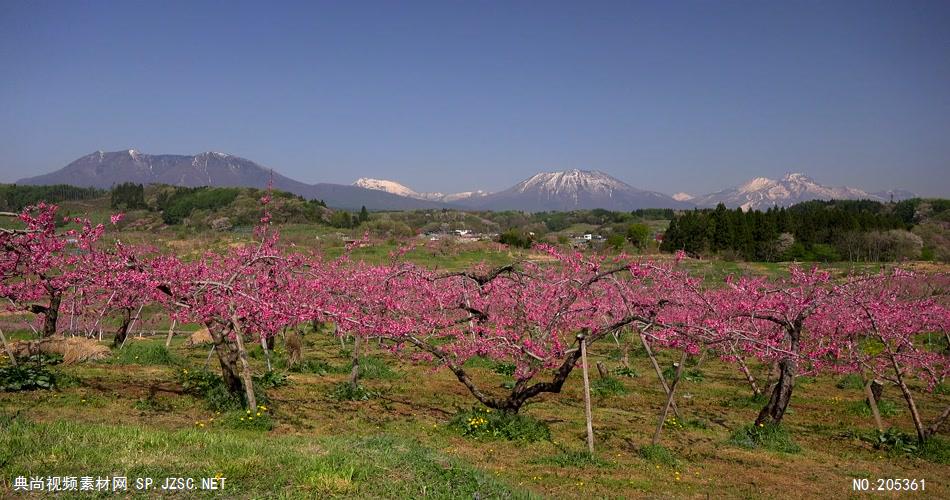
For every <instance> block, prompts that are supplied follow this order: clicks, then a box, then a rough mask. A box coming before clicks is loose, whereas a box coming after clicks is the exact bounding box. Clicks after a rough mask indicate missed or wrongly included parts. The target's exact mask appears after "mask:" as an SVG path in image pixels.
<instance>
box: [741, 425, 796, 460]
mask: <svg viewBox="0 0 950 500" xmlns="http://www.w3.org/2000/svg"><path fill="white" fill-rule="evenodd" d="M729 442H730V443H731V444H734V445H736V446H741V447H743V448H749V449H757V448H761V449H764V450H769V451H777V452H781V453H798V452H800V451H801V450H802V449H801V447H800V446H798V445H797V444H795V442H794V441H792V437H791V435H789V433H788V430H787V429H786V428H785V427H782V426H781V425H775V424H760V425H755V424H749V425H746V426H743V427H740V428H738V429H736V430H735V432H733V433H732V436H730V438H729Z"/></svg>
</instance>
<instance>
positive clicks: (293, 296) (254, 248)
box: [150, 196, 309, 408]
mask: <svg viewBox="0 0 950 500" xmlns="http://www.w3.org/2000/svg"><path fill="white" fill-rule="evenodd" d="M268 201H269V198H268V197H267V196H265V197H264V198H263V199H262V202H263V203H264V205H265V206H266V204H267V202H268ZM269 223H270V217H269V216H268V215H267V214H266V213H265V215H264V217H263V218H262V219H261V224H260V225H259V226H258V227H257V228H256V229H255V232H254V236H255V240H254V241H253V242H250V243H247V244H244V245H241V246H239V247H237V248H232V249H229V252H228V253H226V254H220V253H215V252H207V253H206V254H205V255H203V256H202V258H201V259H198V260H197V261H195V262H190V263H184V262H181V261H179V260H177V259H175V258H172V257H160V258H156V259H154V260H152V261H151V263H150V264H151V266H152V273H153V279H155V280H156V281H157V282H158V283H159V285H158V286H157V289H158V290H159V291H161V292H162V293H164V294H165V295H167V296H168V300H169V301H170V303H171V304H173V306H174V308H175V310H174V312H173V315H174V316H175V317H176V319H178V320H180V321H182V322H186V321H192V322H197V323H200V324H204V325H205V326H206V327H207V328H208V331H209V333H210V334H211V337H212V339H213V342H214V349H215V352H216V353H217V356H218V361H219V363H220V365H221V371H222V376H223V379H224V382H225V384H226V385H227V387H228V389H229V390H230V391H231V392H232V393H233V394H235V395H243V396H244V398H245V401H246V403H247V404H248V407H250V408H253V407H255V406H256V404H257V402H256V398H255V395H254V389H253V381H252V375H251V369H250V365H249V363H248V359H247V349H246V347H245V342H246V341H254V340H260V339H267V338H270V337H273V336H275V335H277V334H278V333H279V332H280V331H281V330H283V328H285V327H286V326H290V325H295V324H297V323H300V322H303V321H306V320H307V319H308V318H309V316H308V315H307V314H305V309H304V308H302V307H300V306H299V304H300V302H301V299H302V297H303V296H302V295H301V294H302V290H303V288H302V286H303V284H304V280H303V279H301V278H300V276H301V273H300V270H301V269H302V268H303V267H304V261H303V257H302V256H300V255H298V254H296V253H293V252H285V251H283V250H282V249H281V248H280V247H279V245H278V243H279V234H278V233H277V231H274V230H272V229H271V228H270V227H269Z"/></svg>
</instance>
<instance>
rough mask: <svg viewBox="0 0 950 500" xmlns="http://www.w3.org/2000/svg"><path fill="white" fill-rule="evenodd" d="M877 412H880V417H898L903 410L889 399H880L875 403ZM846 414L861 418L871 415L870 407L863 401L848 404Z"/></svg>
mask: <svg viewBox="0 0 950 500" xmlns="http://www.w3.org/2000/svg"><path fill="white" fill-rule="evenodd" d="M877 411H878V412H880V414H881V416H882V417H893V416H896V415H900V414H901V413H902V412H903V411H904V409H903V408H901V406H900V405H898V404H896V403H894V402H893V401H891V400H889V399H882V400H880V401H878V402H877ZM848 412H850V413H852V414H854V415H860V416H862V417H870V416H871V415H872V413H871V405H869V404H868V402H867V400H865V399H862V400H861V401H854V402H852V403H850V404H848Z"/></svg>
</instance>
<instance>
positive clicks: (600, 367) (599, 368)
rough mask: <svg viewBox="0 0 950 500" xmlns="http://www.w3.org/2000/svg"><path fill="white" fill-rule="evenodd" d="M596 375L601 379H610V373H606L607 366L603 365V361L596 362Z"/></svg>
mask: <svg viewBox="0 0 950 500" xmlns="http://www.w3.org/2000/svg"><path fill="white" fill-rule="evenodd" d="M597 373H599V374H600V378H603V379H607V378H610V372H609V371H607V366H606V365H604V362H603V361H598V362H597Z"/></svg>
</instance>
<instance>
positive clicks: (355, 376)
mask: <svg viewBox="0 0 950 500" xmlns="http://www.w3.org/2000/svg"><path fill="white" fill-rule="evenodd" d="M359 381H360V336H359V335H354V336H353V356H352V368H350V387H351V388H352V389H353V390H354V391H355V390H356V389H357V388H358V387H359Z"/></svg>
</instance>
